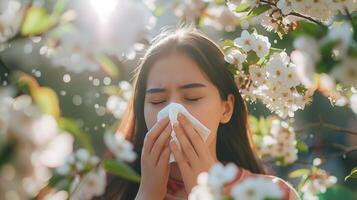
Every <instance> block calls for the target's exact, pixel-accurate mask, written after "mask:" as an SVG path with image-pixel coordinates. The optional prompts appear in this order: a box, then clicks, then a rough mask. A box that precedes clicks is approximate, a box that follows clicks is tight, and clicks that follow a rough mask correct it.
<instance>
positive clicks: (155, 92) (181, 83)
mask: <svg viewBox="0 0 357 200" xmlns="http://www.w3.org/2000/svg"><path fill="white" fill-rule="evenodd" d="M171 102H176V103H180V104H182V105H183V106H184V107H185V108H186V109H187V110H188V111H189V112H190V113H191V114H192V115H193V116H194V117H195V118H197V119H198V120H199V121H200V122H201V123H202V124H204V125H205V126H206V127H207V128H209V129H210V130H211V134H210V136H209V137H208V139H207V141H206V143H207V144H208V145H209V146H211V147H212V148H214V152H215V145H216V143H215V142H216V135H217V129H218V125H219V123H226V122H228V121H229V119H230V117H231V115H232V111H233V105H234V96H233V95H229V98H228V100H227V101H222V100H221V98H220V95H219V92H218V89H217V88H216V87H215V86H214V85H213V84H212V83H211V82H210V81H209V79H208V77H207V76H206V74H204V72H203V71H201V69H200V68H199V66H198V65H197V64H196V63H195V62H194V61H193V60H192V59H190V58H189V57H188V56H186V55H185V54H183V53H172V54H170V55H169V56H166V57H162V58H160V59H159V60H158V61H157V62H156V63H154V65H153V66H152V68H151V70H150V72H149V74H148V82H147V90H146V95H145V104H144V115H145V122H146V126H147V128H148V129H150V128H151V127H152V126H153V125H154V124H155V123H156V118H157V113H158V112H159V111H160V110H161V109H163V108H164V107H165V106H167V105H168V104H170V103H171Z"/></svg>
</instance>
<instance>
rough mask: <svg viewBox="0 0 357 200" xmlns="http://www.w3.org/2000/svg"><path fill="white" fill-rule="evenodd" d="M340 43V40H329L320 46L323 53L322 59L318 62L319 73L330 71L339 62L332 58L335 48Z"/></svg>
mask: <svg viewBox="0 0 357 200" xmlns="http://www.w3.org/2000/svg"><path fill="white" fill-rule="evenodd" d="M336 44H338V41H329V42H326V43H324V44H322V45H321V46H320V52H321V55H322V58H321V60H320V61H319V62H318V63H317V64H316V72H317V73H328V72H330V71H331V70H332V68H333V67H334V66H335V64H336V63H337V62H336V61H335V60H334V59H333V58H332V53H333V48H334V47H335V46H336Z"/></svg>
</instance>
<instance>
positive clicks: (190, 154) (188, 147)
mask: <svg viewBox="0 0 357 200" xmlns="http://www.w3.org/2000/svg"><path fill="white" fill-rule="evenodd" d="M174 130H175V133H176V137H177V139H178V140H179V142H180V145H181V149H182V150H183V152H184V153H185V155H186V156H187V158H188V160H189V161H190V163H191V165H192V164H193V163H194V162H195V161H196V160H197V159H198V155H197V153H196V152H195V149H194V148H193V146H192V144H191V142H190V141H189V140H188V139H187V137H186V135H185V133H184V130H183V129H182V127H181V125H180V124H178V123H175V124H174Z"/></svg>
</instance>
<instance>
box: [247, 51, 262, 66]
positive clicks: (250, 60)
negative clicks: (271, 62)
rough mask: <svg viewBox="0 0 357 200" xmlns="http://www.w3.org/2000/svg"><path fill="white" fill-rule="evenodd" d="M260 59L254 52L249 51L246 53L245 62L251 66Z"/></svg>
mask: <svg viewBox="0 0 357 200" xmlns="http://www.w3.org/2000/svg"><path fill="white" fill-rule="evenodd" d="M259 60H260V58H259V57H258V56H257V54H256V53H255V52H254V51H249V52H248V53H247V59H246V61H247V62H248V63H249V64H250V65H251V64H256V63H257V62H258V61H259Z"/></svg>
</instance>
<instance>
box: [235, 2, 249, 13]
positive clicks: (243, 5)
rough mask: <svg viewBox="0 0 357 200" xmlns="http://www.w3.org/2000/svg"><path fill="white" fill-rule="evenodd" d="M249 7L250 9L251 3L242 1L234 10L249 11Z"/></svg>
mask: <svg viewBox="0 0 357 200" xmlns="http://www.w3.org/2000/svg"><path fill="white" fill-rule="evenodd" d="M249 9H250V5H249V3H241V4H239V6H237V7H236V9H235V10H234V11H235V12H236V13H240V12H247V11H248V10H249Z"/></svg>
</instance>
